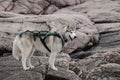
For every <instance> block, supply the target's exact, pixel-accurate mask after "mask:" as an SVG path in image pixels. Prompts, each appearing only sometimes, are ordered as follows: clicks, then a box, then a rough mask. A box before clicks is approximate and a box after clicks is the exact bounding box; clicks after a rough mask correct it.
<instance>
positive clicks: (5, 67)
mask: <svg viewBox="0 0 120 80" xmlns="http://www.w3.org/2000/svg"><path fill="white" fill-rule="evenodd" d="M59 57H60V56H59ZM62 57H63V55H62ZM43 58H44V59H43ZM43 58H41V57H40V56H33V58H32V63H33V64H34V65H35V68H33V69H30V70H27V71H24V70H23V68H22V65H21V62H20V61H17V60H15V59H14V58H13V57H12V56H6V57H2V58H0V60H1V61H0V64H1V65H0V79H1V80H56V79H57V80H73V79H74V80H81V79H80V78H79V77H78V76H77V75H76V74H75V73H74V72H72V71H70V70H68V69H66V68H65V66H64V67H61V65H66V64H65V63H63V64H61V62H64V61H67V58H66V59H63V60H62V59H61V60H60V61H59V59H60V58H58V61H56V63H57V64H56V65H58V66H59V65H60V66H59V68H58V71H53V70H52V69H50V68H49V67H48V64H47V63H48V60H46V59H45V57H43ZM8 60H9V61H8ZM67 64H69V62H68V63H67ZM58 66H57V67H58Z"/></svg>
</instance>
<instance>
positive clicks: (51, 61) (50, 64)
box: [49, 52, 58, 70]
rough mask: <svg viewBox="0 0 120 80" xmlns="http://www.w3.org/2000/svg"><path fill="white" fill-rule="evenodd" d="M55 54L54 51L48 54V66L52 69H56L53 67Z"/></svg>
mask: <svg viewBox="0 0 120 80" xmlns="http://www.w3.org/2000/svg"><path fill="white" fill-rule="evenodd" d="M56 55H57V53H56V52H52V53H51V54H50V57H49V66H50V67H51V68H52V69H53V70H58V69H57V68H56V67H55V58H56Z"/></svg>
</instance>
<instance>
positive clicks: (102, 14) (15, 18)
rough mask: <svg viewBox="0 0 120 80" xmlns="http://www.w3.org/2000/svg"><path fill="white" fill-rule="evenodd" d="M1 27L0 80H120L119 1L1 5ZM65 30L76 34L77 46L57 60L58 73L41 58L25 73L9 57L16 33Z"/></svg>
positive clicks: (6, 1) (4, 0)
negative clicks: (68, 27) (68, 29)
mask: <svg viewBox="0 0 120 80" xmlns="http://www.w3.org/2000/svg"><path fill="white" fill-rule="evenodd" d="M4 11H6V12H4ZM18 13H19V14H18ZM22 14H25V15H22ZM40 14H49V15H40ZM0 25H1V26H0V55H3V54H4V56H3V57H0V80H120V61H119V60H120V48H119V47H120V45H119V43H120V35H119V34H120V28H119V27H120V0H0ZM67 25H69V26H70V28H74V27H76V28H77V36H78V37H77V46H76V45H73V44H69V45H68V46H67V47H66V48H65V50H66V53H69V55H70V56H69V55H68V54H63V53H62V54H59V55H58V56H57V59H56V62H55V65H56V66H57V67H58V69H59V70H58V71H53V70H51V69H50V68H49V67H48V57H46V56H45V55H40V56H38V55H39V52H36V54H35V55H37V56H33V58H32V63H33V64H34V65H35V68H34V69H30V70H28V71H23V69H22V65H21V62H19V61H17V60H15V59H14V58H13V57H12V56H11V55H10V54H11V51H12V41H13V40H14V37H15V35H16V34H18V33H19V32H22V31H25V30H27V29H29V30H49V27H50V28H52V29H54V30H57V29H61V28H62V27H64V26H67ZM99 35H100V36H99ZM99 37H100V39H99ZM98 42H99V43H98ZM71 47H72V48H71ZM76 49H77V50H76ZM71 52H72V53H71Z"/></svg>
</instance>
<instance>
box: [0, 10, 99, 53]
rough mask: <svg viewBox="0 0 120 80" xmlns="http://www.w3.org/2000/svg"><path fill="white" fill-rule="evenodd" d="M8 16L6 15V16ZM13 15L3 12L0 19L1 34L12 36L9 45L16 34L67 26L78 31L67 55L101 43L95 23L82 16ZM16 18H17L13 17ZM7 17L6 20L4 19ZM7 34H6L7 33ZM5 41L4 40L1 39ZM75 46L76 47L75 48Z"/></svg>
mask: <svg viewBox="0 0 120 80" xmlns="http://www.w3.org/2000/svg"><path fill="white" fill-rule="evenodd" d="M5 14H6V15H5ZM11 14H12V13H10V12H9V13H7V12H4V14H3V12H2V14H1V16H3V18H0V24H1V27H0V31H1V33H2V34H3V33H5V32H6V31H7V33H9V34H10V35H7V36H8V37H10V38H11V40H9V41H8V43H10V44H11V43H12V42H11V41H13V39H14V37H15V35H16V34H18V33H20V32H22V31H26V30H31V31H33V30H37V31H41V30H49V29H50V28H51V29H52V30H55V31H57V30H60V29H62V28H63V27H65V26H69V28H71V29H77V31H76V33H77V36H78V37H77V39H76V42H75V43H74V44H73V43H71V42H68V45H65V47H66V48H65V50H67V53H70V52H72V51H74V50H75V49H77V48H80V49H83V48H85V47H86V46H89V45H91V46H92V45H94V44H96V43H98V41H99V34H98V31H97V29H96V27H95V26H94V25H93V23H92V22H91V21H90V20H89V19H88V18H87V17H86V16H85V15H82V14H77V13H73V14H68V13H62V14H57V13H56V14H52V15H40V16H29V15H26V16H25V15H23V16H22V15H15V13H14V14H13V15H11ZM12 16H15V17H12ZM4 17H6V18H4ZM5 34H6V33H5ZM1 39H3V38H1ZM4 42H5V41H4V40H3V42H2V44H1V45H0V46H3V45H5V43H6V42H5V43H4ZM73 45H74V46H73ZM9 47H10V48H9V49H10V50H11V49H12V46H9ZM3 48H4V49H6V50H7V47H6V46H3Z"/></svg>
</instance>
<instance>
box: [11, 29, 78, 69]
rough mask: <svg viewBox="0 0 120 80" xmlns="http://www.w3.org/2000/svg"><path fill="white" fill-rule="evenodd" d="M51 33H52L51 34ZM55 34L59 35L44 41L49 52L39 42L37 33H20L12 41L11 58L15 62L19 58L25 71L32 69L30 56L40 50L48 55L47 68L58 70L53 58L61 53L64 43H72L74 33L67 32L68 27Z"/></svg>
mask: <svg viewBox="0 0 120 80" xmlns="http://www.w3.org/2000/svg"><path fill="white" fill-rule="evenodd" d="M53 33H54V32H52V34H53ZM56 33H57V35H58V34H59V36H56V35H54V34H53V35H50V36H48V37H46V39H45V41H44V43H45V44H46V46H47V48H49V50H50V51H49V50H48V49H47V48H46V47H45V46H44V45H43V43H42V41H41V40H40V37H41V35H39V34H38V33H37V36H36V35H34V34H35V33H34V32H33V31H25V32H23V33H20V34H19V35H17V36H16V37H15V39H14V41H13V52H12V55H13V57H14V58H16V59H17V60H20V58H21V61H22V66H23V69H24V70H27V69H30V68H34V66H33V65H32V64H31V56H32V54H33V53H34V51H35V50H40V51H42V52H45V53H50V57H49V67H50V68H51V69H53V70H58V69H57V68H56V67H55V65H54V62H55V57H56V55H57V53H59V52H61V50H62V48H63V43H65V41H72V40H73V39H75V38H76V33H75V32H74V31H69V30H68V27H64V29H61V30H59V31H56ZM46 34H47V33H46ZM42 37H43V36H42ZM42 37H41V38H42Z"/></svg>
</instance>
